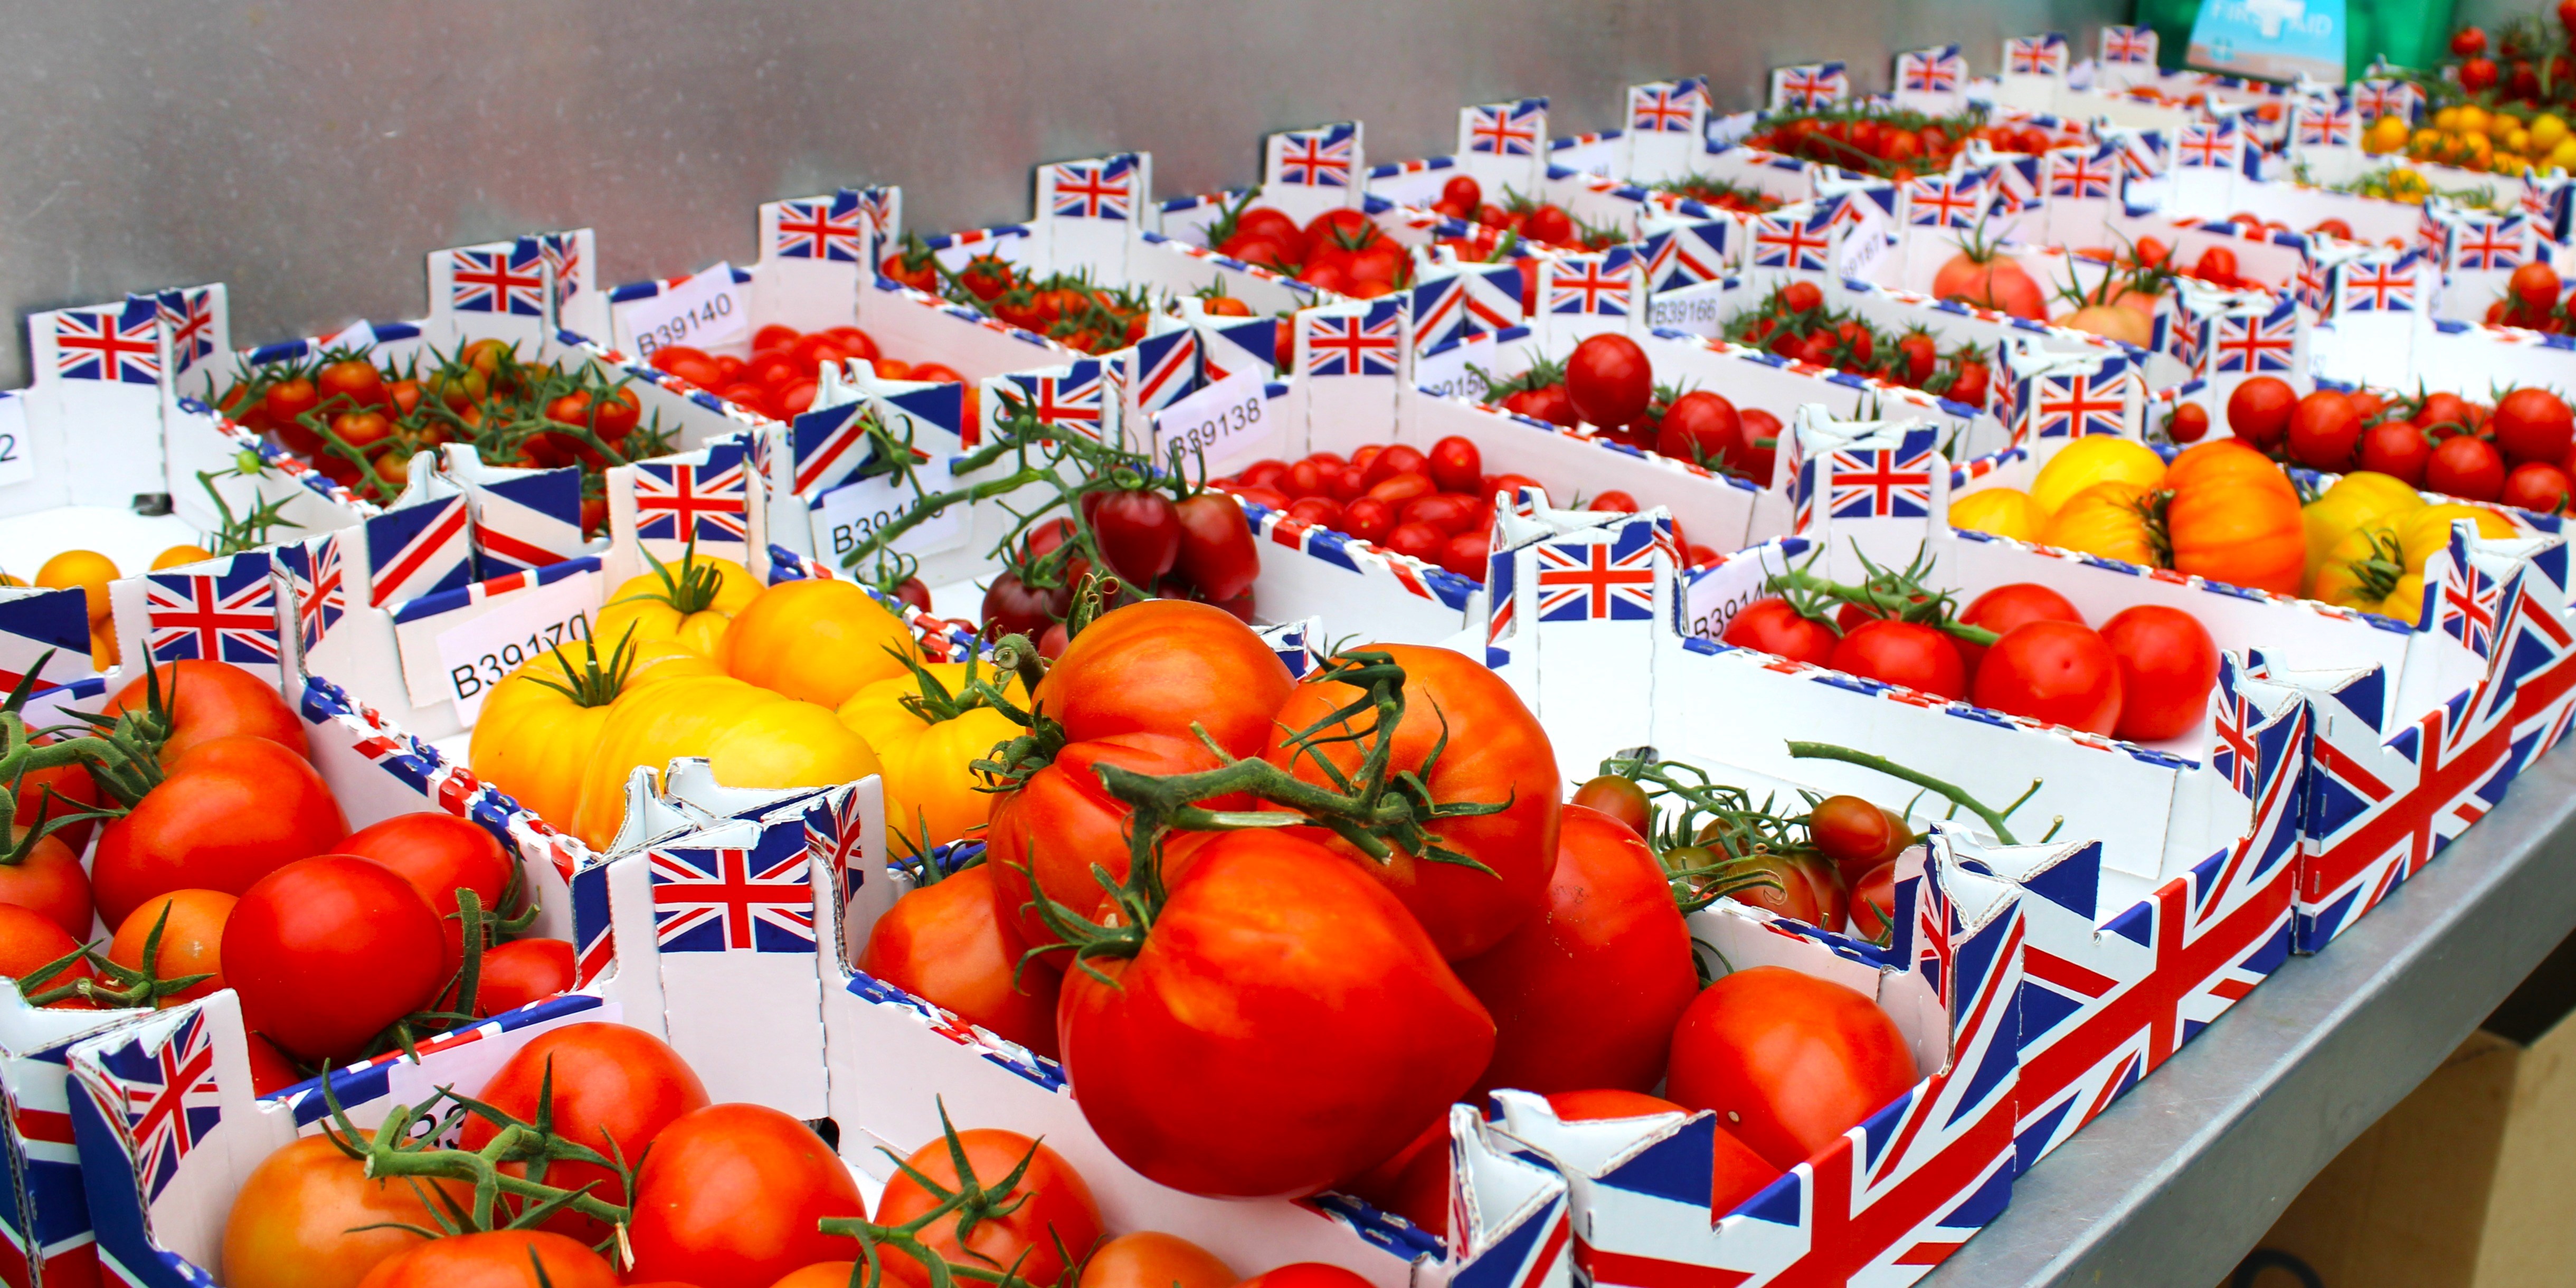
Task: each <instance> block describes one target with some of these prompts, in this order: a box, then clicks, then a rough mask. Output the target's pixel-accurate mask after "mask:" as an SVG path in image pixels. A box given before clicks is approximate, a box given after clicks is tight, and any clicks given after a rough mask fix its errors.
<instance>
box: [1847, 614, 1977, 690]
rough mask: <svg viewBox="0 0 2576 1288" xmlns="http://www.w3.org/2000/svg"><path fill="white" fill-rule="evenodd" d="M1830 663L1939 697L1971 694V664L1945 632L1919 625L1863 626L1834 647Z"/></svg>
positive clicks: (1870, 623)
mask: <svg viewBox="0 0 2576 1288" xmlns="http://www.w3.org/2000/svg"><path fill="white" fill-rule="evenodd" d="M1829 664H1830V665H1831V666H1832V667H1833V668H1834V669H1835V670H1837V671H1848V672H1850V673H1851V674H1853V675H1857V676H1862V677H1864V678H1867V679H1872V680H1878V681H1881V682H1883V683H1887V684H1895V685H1902V686H1904V687H1905V688H1909V689H1918V690H1921V691H1922V692H1925V693H1929V694H1932V695H1934V696H1936V697H1944V698H1959V697H1965V696H1967V681H1968V673H1967V664H1966V662H1965V660H1964V659H1962V658H1961V657H1960V656H1959V650H1958V648H1957V646H1956V645H1955V644H1953V643H1952V641H1951V639H1950V637H1949V636H1948V635H1947V634H1945V633H1943V632H1941V631H1939V630H1936V629H1934V628H1933V627H1930V626H1925V625H1923V624H1921V623H1919V622H1899V621H1889V620H1885V619H1879V620H1872V621H1866V622H1862V623H1861V624H1860V625H1858V626H1856V627H1854V628H1852V630H1851V631H1850V633H1848V634H1846V635H1844V636H1843V637H1842V640H1841V641H1840V642H1839V643H1837V644H1835V645H1834V652H1833V658H1832V661H1831V662H1830V663H1829Z"/></svg>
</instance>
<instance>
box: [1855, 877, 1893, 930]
mask: <svg viewBox="0 0 2576 1288" xmlns="http://www.w3.org/2000/svg"><path fill="white" fill-rule="evenodd" d="M1895 916H1896V865H1895V864H1893V863H1881V864H1879V865H1878V866H1877V867H1874V868H1871V869H1870V870H1869V871H1867V872H1865V873H1862V874H1861V878H1860V880H1858V881H1855V882H1853V883H1852V890H1851V932H1852V933H1853V934H1854V935H1857V936H1859V937H1860V938H1862V939H1867V940H1870V941H1871V942H1873V943H1875V942H1877V941H1879V940H1881V939H1883V938H1885V937H1886V936H1887V928H1888V926H1889V924H1890V923H1891V922H1893V921H1894V919H1895Z"/></svg>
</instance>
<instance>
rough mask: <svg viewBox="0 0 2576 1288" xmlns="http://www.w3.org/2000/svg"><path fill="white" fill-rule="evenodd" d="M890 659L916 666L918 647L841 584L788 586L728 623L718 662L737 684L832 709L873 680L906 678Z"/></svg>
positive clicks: (889, 616) (863, 595) (759, 598)
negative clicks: (912, 661) (905, 659)
mask: <svg viewBox="0 0 2576 1288" xmlns="http://www.w3.org/2000/svg"><path fill="white" fill-rule="evenodd" d="M889 649H892V650H894V652H891V653H890V652H888V651H887V650H889ZM896 654H901V655H902V656H904V657H911V658H916V659H917V658H919V657H920V655H921V650H920V645H919V644H918V643H917V642H916V641H915V640H914V639H913V637H912V631H911V629H910V628H908V627H906V626H905V625H904V624H903V619H902V618H900V617H898V616H896V615H895V614H894V613H893V612H892V611H890V610H888V609H887V608H886V606H885V605H883V604H880V603H878V602H877V601H876V600H875V599H874V598H872V597H871V596H870V595H869V594H868V592H866V591H864V590H861V589H859V588H858V587H857V586H856V585H853V584H852V583H850V582H846V581H789V582H781V583H779V584H778V585H775V586H772V587H770V588H769V589H767V590H764V591H762V592H760V593H759V594H758V595H756V596H754V597H753V598H752V601H751V602H750V603H749V604H746V605H744V606H743V609H742V611H741V612H739V613H736V614H735V615H734V621H733V626H732V628H731V629H730V630H728V631H726V632H725V642H724V653H723V655H722V656H723V658H724V664H725V673H726V674H728V675H731V676H733V677H734V678H735V679H737V680H745V681H748V682H750V683H753V684H757V685H759V686H761V687H762V688H765V689H775V690H777V691H778V692H780V693H784V694H786V695H787V696H788V697H791V698H797V699H801V700H803V701H806V702H819V703H821V704H823V705H824V706H826V707H837V706H839V705H841V704H842V703H844V702H847V701H849V700H850V695H852V694H854V693H857V692H858V691H859V690H860V689H862V688H865V687H867V686H868V685H870V684H872V683H875V682H876V681H878V680H890V679H895V678H897V677H903V678H910V675H911V672H909V671H908V670H906V669H905V668H904V665H903V663H902V662H901V661H900V660H898V658H897V656H896Z"/></svg>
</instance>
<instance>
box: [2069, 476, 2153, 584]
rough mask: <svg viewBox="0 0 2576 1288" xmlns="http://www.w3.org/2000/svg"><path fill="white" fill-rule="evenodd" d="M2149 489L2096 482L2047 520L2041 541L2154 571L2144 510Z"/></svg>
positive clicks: (2128, 484) (2126, 484)
mask: <svg viewBox="0 0 2576 1288" xmlns="http://www.w3.org/2000/svg"><path fill="white" fill-rule="evenodd" d="M2150 499H2151V490H2150V489H2149V488H2148V487H2147V486H2145V485H2143V484H2138V483H2125V482H2120V481H2118V480H2113V481H2111V482H2107V483H2096V484H2094V485H2093V486H2091V487H2088V488H2086V489H2084V490H2083V491H2081V492H2078V493H2076V494H2075V495H2073V496H2071V497H2068V498H2067V499H2066V504H2065V505H2062V506H2060V507H2058V510H2057V513H2055V514H2053V515H2050V516H2049V519H2048V531H2047V533H2046V534H2045V535H2044V536H2043V537H2042V538H2041V540H2042V541H2044V542H2045V543H2046V544H2048V545H2052V546H2056V547H2058V548H2059V549H2061V550H2075V551H2081V552H2082V553H2085V554H2089V555H2100V556H2102V557H2103V558H2105V559H2118V560H2121V561H2123V562H2126V563H2133V564H2140V565H2144V566H2145V567H2149V568H2153V567H2155V566H2156V564H2157V560H2156V546H2155V541H2154V539H2153V538H2152V537H2150V536H2149V535H2148V533H2147V518H2146V509H2147V506H2148V504H2149V502H2150Z"/></svg>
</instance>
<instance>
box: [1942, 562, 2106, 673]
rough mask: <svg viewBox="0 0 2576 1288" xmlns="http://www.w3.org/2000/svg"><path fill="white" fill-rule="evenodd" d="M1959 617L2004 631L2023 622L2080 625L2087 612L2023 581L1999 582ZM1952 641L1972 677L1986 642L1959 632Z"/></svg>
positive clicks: (1983, 658) (2046, 590)
mask: <svg viewBox="0 0 2576 1288" xmlns="http://www.w3.org/2000/svg"><path fill="white" fill-rule="evenodd" d="M1959 620H1960V621H1962V622H1965V623H1967V624H1968V625H1970V626H1982V627H1985V628H1986V629H1987V630H1990V631H1993V632H1994V633H1995V634H1997V635H2001V634H2003V633H2004V632H2006V631H2009V630H2011V629H2012V628H2014V627H2016V626H2019V625H2021V624H2022V623H2023V622H2073V623H2075V624H2076V625H2078V626H2081V625H2083V624H2084V614H2082V613H2079V612H2077V611H2075V605H2073V604H2070V603H2067V602H2066V596H2064V595H2061V594H2058V593H2057V592H2056V591H2054V590H2050V589H2049V588H2048V587H2046V586H2042V585H2040V584H2039V583H2037V582H2029V581H2022V582H2014V583H2013V584H2011V585H2008V586H1997V587H1995V588H1994V589H1993V590H1989V591H1987V592H1986V593H1984V594H1982V595H1979V596H1977V597H1976V598H1975V599H1972V600H1970V601H1968V606H1967V607H1966V608H1964V609H1962V610H1960V612H1959ZM1950 642H1951V643H1952V644H1955V645H1957V646H1958V649H1959V656H1960V657H1961V658H1962V659H1964V660H1965V661H1966V662H1967V664H1968V673H1969V675H1970V676H1971V677H1973V676H1974V675H1975V674H1976V670H1977V664H1978V663H1980V662H1983V661H1985V659H1986V646H1985V645H1983V644H1971V643H1969V642H1968V641H1966V640H1963V639H1960V638H1958V637H1957V636H1952V637H1951V639H1950Z"/></svg>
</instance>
